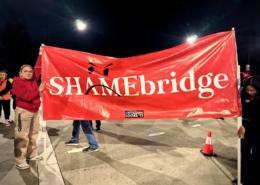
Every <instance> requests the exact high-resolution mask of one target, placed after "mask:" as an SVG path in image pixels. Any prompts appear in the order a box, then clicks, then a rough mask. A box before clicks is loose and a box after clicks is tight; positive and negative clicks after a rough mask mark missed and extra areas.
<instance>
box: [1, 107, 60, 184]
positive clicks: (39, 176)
mask: <svg viewBox="0 0 260 185" xmlns="http://www.w3.org/2000/svg"><path fill="white" fill-rule="evenodd" d="M2 115H3V112H2ZM2 117H3V116H2ZM13 117H14V112H13V111H12V112H11V116H10V120H13ZM3 123H4V119H3V118H1V119H0V137H1V140H0V148H1V151H0V185H2V184H3V185H18V184H19V185H49V184H55V185H64V181H63V178H62V176H61V172H60V168H59V164H58V163H57V159H56V156H55V153H54V150H53V148H52V144H51V142H50V139H49V136H48V134H46V136H47V137H46V144H47V147H46V154H47V155H46V156H47V158H46V159H47V161H46V162H45V161H30V163H29V164H30V166H31V168H30V169H28V170H17V169H16V168H15V160H14V140H13V139H14V124H11V126H9V127H5V126H4V124H3ZM40 123H42V122H40ZM45 131H46V130H43V128H42V127H41V129H40V133H39V137H38V146H39V150H38V153H39V154H40V155H43V156H44V153H43V148H44V147H43V146H44V134H45Z"/></svg>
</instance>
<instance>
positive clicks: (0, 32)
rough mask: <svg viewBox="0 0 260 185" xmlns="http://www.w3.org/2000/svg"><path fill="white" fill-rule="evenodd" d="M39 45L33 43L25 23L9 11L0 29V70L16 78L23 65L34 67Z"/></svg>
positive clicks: (12, 11)
mask: <svg viewBox="0 0 260 185" xmlns="http://www.w3.org/2000/svg"><path fill="white" fill-rule="evenodd" d="M38 51H39V45H37V44H35V43H33V42H32V41H31V39H30V36H29V34H28V31H27V25H26V21H25V20H24V19H23V18H22V16H20V15H19V16H17V14H16V12H15V11H14V10H9V17H8V20H7V22H6V23H5V25H4V26H3V27H1V28H0V69H3V68H4V69H7V70H8V73H9V76H10V77H13V76H17V75H18V72H19V68H20V66H21V65H23V64H29V65H32V66H34V64H35V62H36V59H37V56H38Z"/></svg>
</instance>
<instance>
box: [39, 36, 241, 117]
mask: <svg viewBox="0 0 260 185" xmlns="http://www.w3.org/2000/svg"><path fill="white" fill-rule="evenodd" d="M38 62H39V63H41V64H40V65H41V71H42V80H43V81H45V82H47V88H46V90H45V91H44V92H43V95H42V97H43V98H42V101H43V118H44V119H45V120H61V119H64V120H74V119H86V120H124V119H163V118H187V117H189V118H213V117H235V116H240V115H241V105H240V100H239V92H238V89H237V77H236V74H237V73H236V71H237V56H236V43H235V34H234V31H228V32H221V33H216V34H212V35H209V36H206V37H203V38H199V39H197V40H196V42H195V43H194V44H188V43H185V44H182V45H179V46H177V47H173V48H170V49H166V50H162V51H158V52H154V53H149V54H145V55H140V56H134V57H129V58H114V57H107V56H101V55H96V54H91V53H85V52H80V51H74V50H69V49H62V48H56V47H50V46H44V47H43V48H42V55H41V56H40V57H39V58H38ZM39 63H38V65H37V64H36V66H39ZM38 73H39V72H38Z"/></svg>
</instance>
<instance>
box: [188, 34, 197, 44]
mask: <svg viewBox="0 0 260 185" xmlns="http://www.w3.org/2000/svg"><path fill="white" fill-rule="evenodd" d="M197 38H198V36H197V35H193V36H190V37H188V38H187V42H188V43H189V44H193V43H194V42H195V40H196V39H197Z"/></svg>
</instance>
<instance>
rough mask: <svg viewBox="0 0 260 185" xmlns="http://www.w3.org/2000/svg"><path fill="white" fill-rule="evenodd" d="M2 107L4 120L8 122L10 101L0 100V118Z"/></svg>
mask: <svg viewBox="0 0 260 185" xmlns="http://www.w3.org/2000/svg"><path fill="white" fill-rule="evenodd" d="M2 107H3V109H4V114H5V119H6V120H9V117H10V100H0V117H1V113H2Z"/></svg>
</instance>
